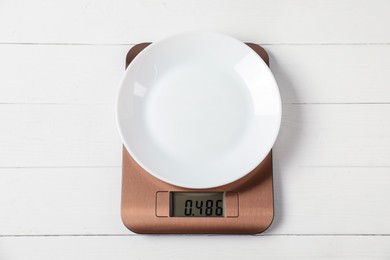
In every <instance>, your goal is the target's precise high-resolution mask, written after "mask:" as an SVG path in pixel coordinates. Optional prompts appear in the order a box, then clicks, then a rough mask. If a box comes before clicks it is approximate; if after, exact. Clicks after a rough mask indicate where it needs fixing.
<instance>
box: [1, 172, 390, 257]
mask: <svg viewBox="0 0 390 260" xmlns="http://www.w3.org/2000/svg"><path fill="white" fill-rule="evenodd" d="M0 184H1V189H0V209H1V210H0V236H12V235H19V236H26V235H29V236H34V235H39V236H43V235H107V234H110V235H125V234H131V232H130V231H128V230H127V229H126V228H125V227H124V225H123V224H122V222H121V218H120V189H121V169H120V168H119V167H114V168H37V169H34V168H25V169H24V168H23V169H0ZM389 186H390V174H389V168H361V167H324V168H319V167H314V168H311V167H288V168H275V169H274V190H275V213H276V216H275V219H274V222H273V224H272V225H271V227H270V228H269V229H268V230H267V231H266V233H265V234H267V235H276V234H277V235H284V234H287V235H293V234H295V235H296V234H328V235H329V234H349V235H361V234H366V235H367V234H387V235H388V234H390V225H389V224H388V223H389V219H390V209H389V207H388V206H387V205H390V196H388V195H387V194H388V187H389ZM140 239H141V238H140ZM237 241H240V239H237ZM239 243H240V245H243V244H241V242H239ZM0 246H1V243H0ZM187 248H190V247H187ZM0 252H1V250H0ZM0 256H1V255H0Z"/></svg>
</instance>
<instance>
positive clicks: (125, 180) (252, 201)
mask: <svg viewBox="0 0 390 260" xmlns="http://www.w3.org/2000/svg"><path fill="white" fill-rule="evenodd" d="M149 44H150V43H141V44H137V45H135V46H134V47H132V48H131V49H130V51H129V52H128V54H127V57H126V67H127V66H128V65H129V64H130V63H131V61H132V60H133V59H134V58H135V56H137V55H138V54H139V53H140V52H141V51H142V50H143V49H144V48H146V47H147V46H148V45H149ZM247 45H248V46H249V47H251V48H252V49H253V50H254V51H255V52H256V53H257V54H258V55H259V56H260V57H261V58H262V59H263V60H264V61H265V62H266V63H267V65H268V64H269V58H268V54H267V53H266V51H265V50H264V49H263V48H262V47H260V46H259V45H256V44H252V43H247ZM227 55H228V54H227ZM122 171H123V173H122V220H123V223H124V224H125V225H126V227H127V228H129V229H130V230H131V231H133V232H136V233H157V234H255V233H260V232H263V231H264V230H266V229H267V228H268V227H269V226H270V225H271V223H272V220H273V217H274V205H273V183H272V151H271V152H270V153H269V154H268V155H267V157H266V158H265V159H264V160H263V162H262V163H261V164H260V165H258V166H257V167H256V168H255V169H254V170H253V171H252V172H251V173H249V174H248V175H246V176H245V177H243V178H241V179H239V180H237V181H235V182H233V183H230V184H227V185H224V186H220V187H217V188H212V189H202V190H196V189H195V190H194V189H186V188H182V187H177V186H174V185H171V184H169V183H166V182H163V181H161V180H159V179H157V178H155V177H154V176H152V175H150V174H149V173H148V172H146V171H145V170H144V169H143V168H142V167H141V166H139V165H138V164H137V163H136V162H135V161H134V159H133V158H132V157H131V155H130V154H129V153H128V152H127V150H126V148H125V147H123V169H122ZM172 191H175V192H177V191H187V192H188V191H189V192H225V216H224V217H170V216H169V215H170V214H169V203H170V202H169V198H170V197H169V193H170V192H172Z"/></svg>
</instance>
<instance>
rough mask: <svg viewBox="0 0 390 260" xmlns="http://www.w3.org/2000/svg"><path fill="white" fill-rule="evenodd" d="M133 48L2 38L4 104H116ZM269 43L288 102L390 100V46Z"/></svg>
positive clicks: (273, 66)
mask: <svg viewBox="0 0 390 260" xmlns="http://www.w3.org/2000/svg"><path fill="white" fill-rule="evenodd" d="M130 47H131V46H130V45H125V46H73V45H0V57H1V59H0V71H2V73H1V78H0V92H1V93H2V94H1V95H0V103H83V104H84V103H106V104H113V103H114V102H115V99H116V94H117V89H118V87H119V82H120V79H121V77H122V75H123V72H124V57H125V55H126V52H127V50H128V49H129V48H130ZM264 47H265V48H266V49H267V51H268V52H269V54H270V57H271V69H272V71H273V73H274V74H275V78H276V80H277V81H278V84H279V88H280V92H281V95H282V100H283V102H284V103H372V102H381V103H384V102H390V88H389V84H388V82H390V75H389V73H388V72H389V71H390V45H353V46H345V45H315V46H307V45H293V46H282V45H273V46H264ZM17 75H19V76H17Z"/></svg>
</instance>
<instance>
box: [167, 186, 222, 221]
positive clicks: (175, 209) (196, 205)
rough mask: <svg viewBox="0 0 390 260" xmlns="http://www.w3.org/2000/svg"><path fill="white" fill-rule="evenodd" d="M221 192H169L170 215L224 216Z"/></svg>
mask: <svg viewBox="0 0 390 260" xmlns="http://www.w3.org/2000/svg"><path fill="white" fill-rule="evenodd" d="M224 205H225V203H224V193H223V192H171V193H170V216H171V217H224V214H225V206H224Z"/></svg>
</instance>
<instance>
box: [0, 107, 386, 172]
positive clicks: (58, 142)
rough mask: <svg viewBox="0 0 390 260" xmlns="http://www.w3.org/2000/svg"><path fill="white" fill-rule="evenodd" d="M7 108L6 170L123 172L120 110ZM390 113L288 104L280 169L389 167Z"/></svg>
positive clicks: (277, 152)
mask: <svg viewBox="0 0 390 260" xmlns="http://www.w3.org/2000/svg"><path fill="white" fill-rule="evenodd" d="M0 107H1V109H0V121H1V122H6V124H3V125H2V127H1V128H0V166H1V167H11V168H12V167H86V166H92V167H97V166H102V167H107V166H120V165H121V145H122V144H121V141H120V138H119V134H118V133H117V129H116V123H115V117H114V114H115V113H114V110H115V109H114V105H113V104H112V105H111V104H103V105H101V104H94V105H82V104H73V105H64V104H47V105H39V104H30V105H27V104H8V105H5V104H3V105H0ZM389 113H390V105H387V104H376V105H361V104H355V105H346V104H326V105H324V104H323V105H304V104H303V105H287V104H285V105H284V106H283V119H282V126H281V131H280V134H279V137H278V139H277V141H276V144H275V148H274V160H275V166H276V167H292V166H311V167H313V166H318V167H324V166H332V167H334V166H352V167H357V166H362V167H387V166H390V164H389V162H390V136H389V134H388V133H389V132H390V117H389V116H388V115H389ZM357 151H358V152H357Z"/></svg>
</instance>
